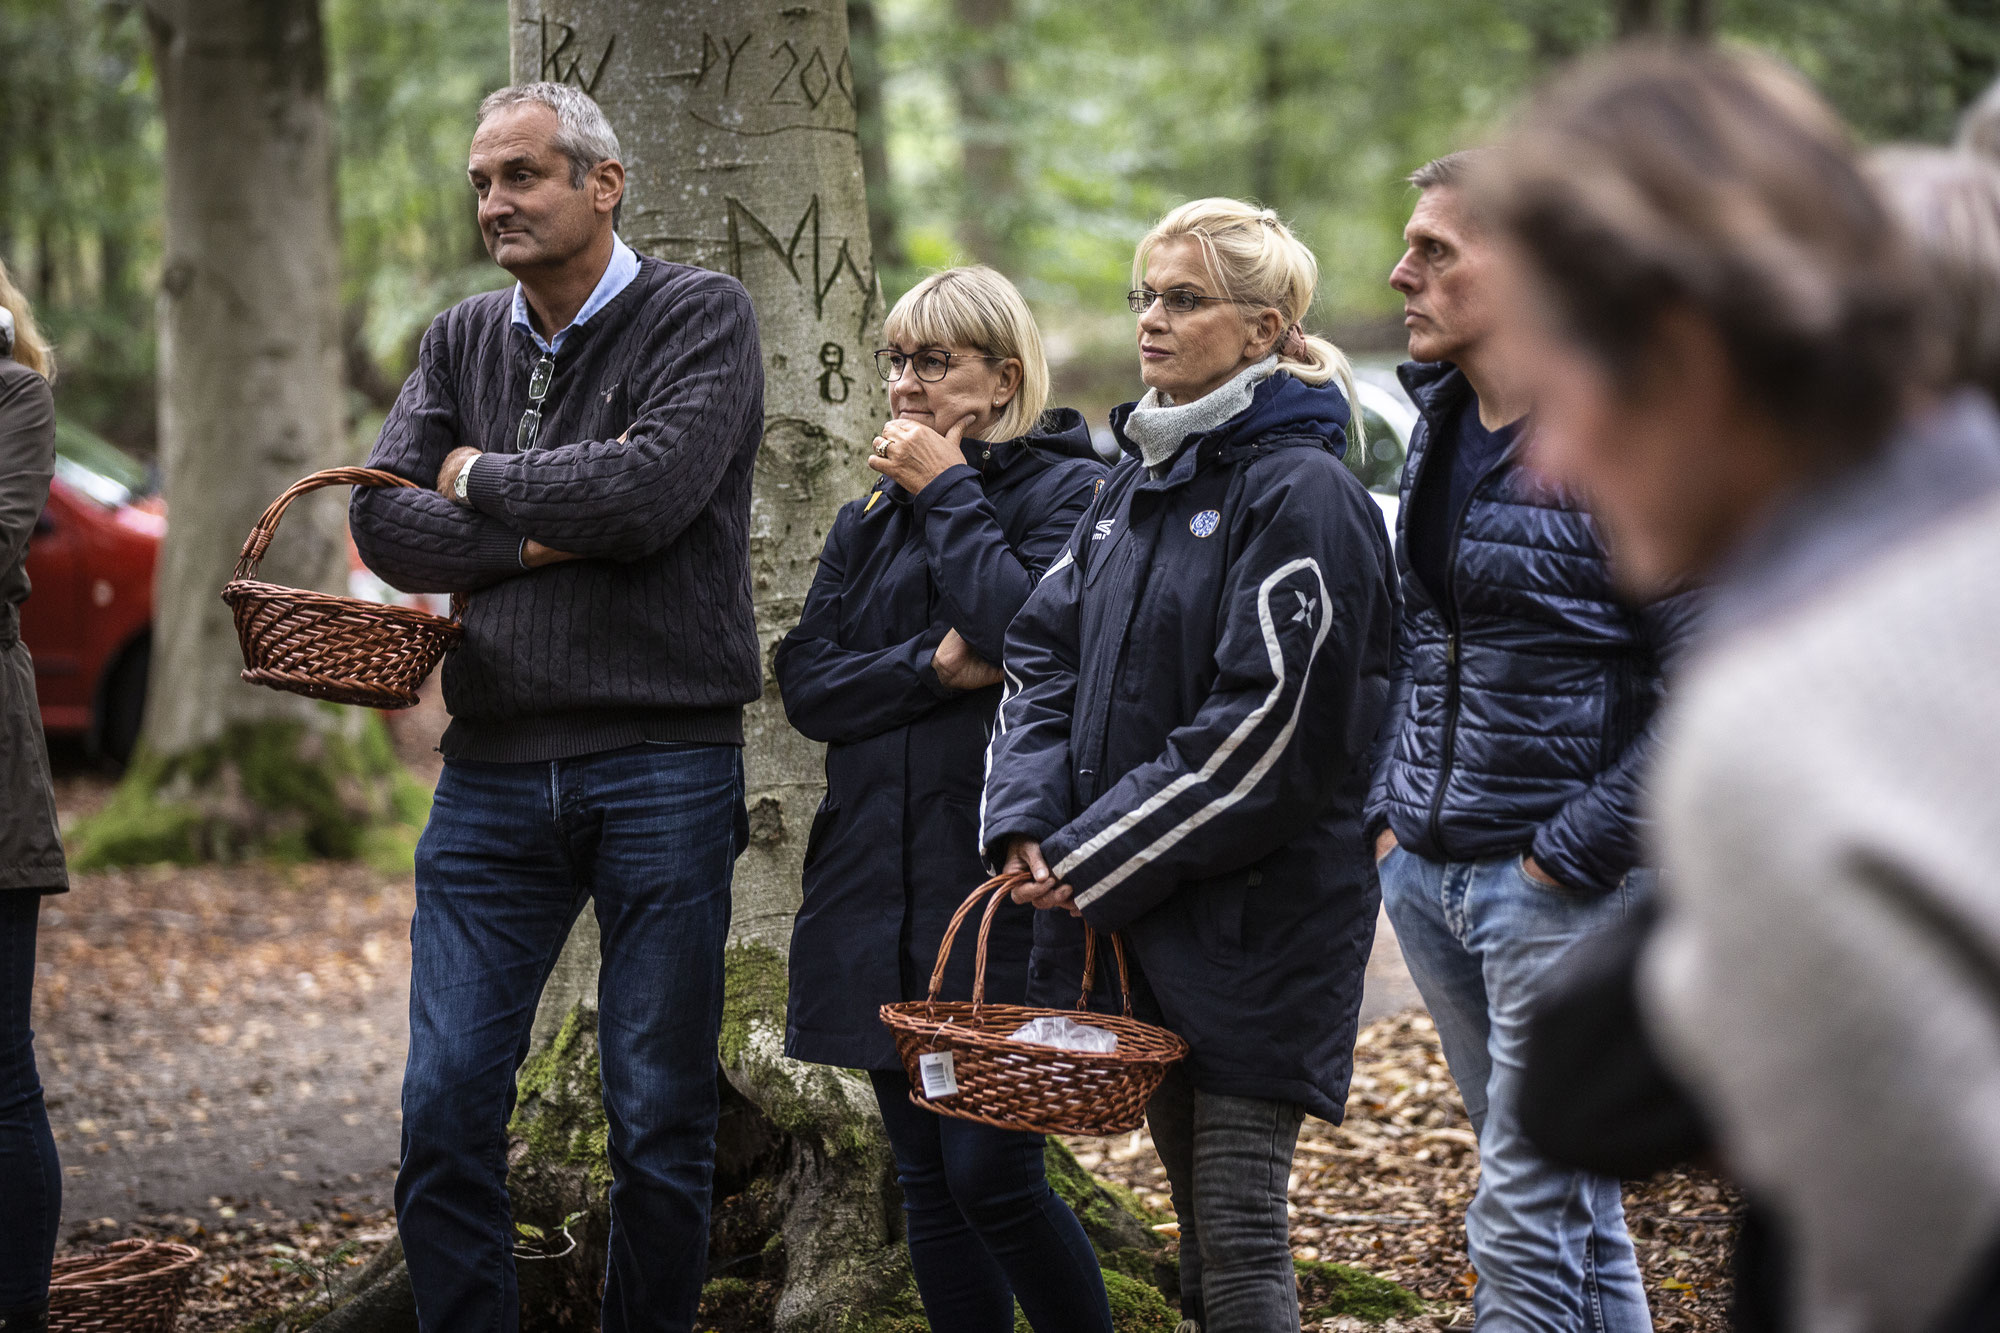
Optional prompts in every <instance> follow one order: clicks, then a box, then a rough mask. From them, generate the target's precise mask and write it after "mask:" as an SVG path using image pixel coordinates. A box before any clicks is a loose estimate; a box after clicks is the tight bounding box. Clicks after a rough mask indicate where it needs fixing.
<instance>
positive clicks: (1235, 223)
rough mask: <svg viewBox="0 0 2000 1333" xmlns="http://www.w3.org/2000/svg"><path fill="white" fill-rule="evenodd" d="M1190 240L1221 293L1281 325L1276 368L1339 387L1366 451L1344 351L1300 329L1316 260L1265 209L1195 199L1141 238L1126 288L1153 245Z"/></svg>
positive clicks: (1142, 274) (1135, 281) (1138, 281)
mask: <svg viewBox="0 0 2000 1333" xmlns="http://www.w3.org/2000/svg"><path fill="white" fill-rule="evenodd" d="M1181 237H1191V238H1193V239H1194V240H1195V241H1196V242H1197V243H1198V244H1199V245H1200V246H1201V252H1202V255H1203V257H1204V258H1205V259H1206V260H1207V261H1208V268H1209V271H1210V272H1211V273H1213V274H1214V275H1215V280H1216V282H1217V284H1218V285H1219V286H1220V287H1221V288H1222V290H1223V292H1224V293H1225V294H1227V295H1229V296H1232V297H1235V298H1236V299H1237V300H1241V301H1249V302H1252V303H1253V304H1255V305H1259V306H1266V307H1269V308H1270V309H1273V310H1276V311H1277V312H1278V314H1279V316H1280V317H1282V318H1283V319H1284V321H1285V332H1284V333H1283V334H1281V335H1280V336H1279V339H1278V347H1277V352H1278V369H1279V370H1281V371H1283V372H1284V373H1286V374H1288V375H1290V376H1292V378H1294V379H1296V380H1298V381H1299V382H1301V383H1303V384H1313V385H1319V384H1325V383H1326V382H1327V381H1328V380H1338V381H1339V382H1340V391H1341V393H1343V394H1345V395H1346V396H1347V410H1348V415H1349V418H1350V422H1351V425H1350V427H1349V429H1350V430H1351V432H1352V434H1353V438H1354V446H1355V448H1356V449H1361V448H1365V447H1366V446H1367V442H1368V440H1367V433H1366V431H1364V430H1363V428H1362V425H1361V404H1360V402H1359V401H1357V400H1356V398H1355V396H1354V368H1353V366H1352V365H1350V364H1349V363H1348V360H1347V355H1346V353H1344V352H1342V351H1341V350H1340V349H1339V348H1338V347H1335V346H1334V345H1333V344H1332V343H1330V342H1328V341H1327V340H1326V339H1325V338H1321V337H1317V336H1315V335H1314V334H1310V333H1307V332H1306V331H1305V326H1304V323H1303V321H1304V319H1305V317H1306V312H1307V311H1309V310H1310V309H1312V303H1313V297H1314V295H1315V294H1316V293H1317V292H1318V289H1319V260H1317V259H1316V258H1314V257H1313V252H1312V251H1311V250H1309V249H1307V248H1306V245H1305V243H1304V242H1303V241H1301V240H1299V238H1298V237H1297V236H1294V235H1293V234H1292V229H1291V228H1290V227H1287V226H1286V225H1285V224H1284V222H1283V221H1282V220H1281V219H1280V218H1279V217H1278V215H1277V213H1275V212H1273V211H1272V210H1271V209H1268V208H1257V207H1254V206H1253V205H1250V204H1246V203H1244V202H1243V201H1242V200H1241V199H1223V198H1214V199H1196V200H1193V201H1192V202H1190V203H1185V204H1182V205H1181V206H1180V207H1179V208H1176V209H1174V210H1173V211H1172V212H1171V213H1168V214H1167V215H1166V216H1165V217H1163V218H1161V219H1160V221H1159V225H1158V226H1156V227H1154V228H1153V229H1152V230H1151V231H1149V232H1147V233H1146V237H1145V239H1144V240H1142V241H1140V242H1139V248H1138V251H1137V252H1136V253H1135V254H1134V255H1133V256H1132V285H1133V286H1134V287H1142V286H1144V285H1145V282H1146V260H1147V257H1148V256H1150V255H1151V254H1152V253H1153V251H1154V249H1155V248H1157V247H1158V246H1159V245H1160V244H1161V242H1163V241H1170V240H1176V239H1178V238H1181Z"/></svg>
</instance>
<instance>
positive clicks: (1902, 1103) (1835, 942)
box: [1478, 48, 2000, 1333]
mask: <svg viewBox="0 0 2000 1333" xmlns="http://www.w3.org/2000/svg"><path fill="white" fill-rule="evenodd" d="M1478 194H1479V196H1480V198H1481V203H1482V207H1483V208H1484V209H1485V210H1486V212H1487V215H1488V216H1490V217H1492V218H1493V219H1494V222H1495V225H1496V227H1497V229H1498V230H1499V232H1500V233H1501V235H1502V236H1503V237H1504V238H1505V240H1506V241H1507V243H1508V244H1509V246H1510V248H1511V250H1512V253H1513V254H1514V255H1516V256H1517V257H1518V258H1519V259H1520V261H1521V271H1522V273H1523V276H1524V277H1525V279H1526V281H1527V286H1528V288H1529V293H1530V299H1529V300H1527V301H1525V302H1523V303H1522V304H1521V305H1520V306H1519V307H1517V320H1518V327H1517V328H1516V329H1515V330H1514V333H1515V336H1517V337H1519V338H1520V339H1521V340H1522V342H1523V344H1524V345H1525V346H1528V347H1530V348H1531V349H1532V352H1533V355H1532V356H1531V358H1530V359H1529V360H1528V361H1527V362H1526V363H1525V364H1528V365H1530V366H1532V368H1533V376H1532V377H1533V381H1534V383H1533V392H1534V399H1535V404H1536V416H1537V422H1538V429H1537V431H1536V433H1535V436H1534V439H1533V441H1532V446H1531V448H1532V456H1531V463H1532V465H1533V466H1535V467H1536V468H1538V469H1539V470H1541V471H1543V472H1544V473H1545V474H1546V475H1548V476H1550V477H1551V478H1552V479H1555V480H1557V481H1559V482H1560V483H1563V484H1568V485H1574V486H1576V487H1578V488H1579V489H1580V490H1582V491H1583V492H1584V493H1586V494H1587V495H1588V496H1589V497H1590V500H1591V503H1592V505H1593V508H1594V510H1595V512H1596V513H1597V514H1598V516H1599V518H1600V520H1601V521H1602V522H1603V524H1604V528H1605V532H1606V534H1607V536H1608V538H1609V541H1610V546H1611V550H1612V556H1613V563H1614V568H1615V569H1616V571H1617V573H1618V575H1619V578H1620V580H1621V582H1622V583H1623V584H1624V585H1625V586H1626V587H1627V588H1628V589H1630V590H1631V591H1633V592H1634V593H1636V594H1638V595H1645V594H1647V593H1650V592H1653V591H1656V590H1658V589H1659V588H1661V587H1662V586H1665V585H1667V584H1669V583H1671V582H1674V581H1678V580H1681V579H1684V578H1686V577H1688V576H1689V575H1691V574H1698V575H1705V576H1708V577H1709V578H1711V579H1712V580H1713V583H1714V601H1713V603H1712V605H1711V607H1710V609H1709V611H1708V613H1707V615H1706V617H1705V620H1704V623H1703V626H1702V629H1701V635H1700V638H1699V640H1698V642H1697V644H1696V645H1695V646H1694V648H1692V649H1691V650H1690V653H1689V655H1688V660H1687V665H1686V667H1685V668H1684V670H1683V671H1682V673H1681V674H1680V676H1679V677H1678V678H1677V680H1676V691H1675V695H1674V698H1673V700H1672V701H1671V702H1670V703H1669V705H1668V708H1667V713H1666V723H1665V727H1664V730H1663V734H1662V747H1661V756H1660V760H1659V765H1658V768H1657V770H1656V774H1655V778H1654V780H1653V786H1652V797H1651V799H1652V803H1653V808H1654V811H1655V815H1656V818H1657V832H1656V837H1657V844H1658V846H1659V847H1660V849H1661V851H1662V853H1663V856H1662V864H1663V868H1664V870H1665V872H1666V875H1665V879H1664V882H1663V915H1662V921H1661V924H1660V926H1659V928H1658V930H1657V932H1656V934H1655V935H1654V936H1653V938H1652V939H1651V941H1650V943H1648V944H1647V946H1646V948H1645V952H1644V955H1643V957H1642V958H1641V961H1640V964H1639V968H1640V974H1639V999H1640V1005H1641V1008H1642V1011H1643V1017H1644V1021H1645V1023H1646V1025H1647V1028H1648V1030H1649V1032H1650V1034H1651V1035H1652V1037H1653V1038H1654V1040H1655V1041H1656V1042H1657V1044H1658V1046H1659V1048H1660V1050H1661V1052H1662V1054H1663V1055H1664V1058H1665V1060H1666V1063H1667V1065H1668V1066H1669V1068H1670V1069H1671V1070H1672V1071H1673V1073H1675V1074H1676V1075H1678V1076H1679V1077H1680V1078H1681V1079H1682V1080H1684V1081H1685V1084H1686V1086H1687V1087H1688V1089H1689V1090H1690V1092H1691V1093H1692V1095H1693V1097H1694V1099H1695V1101H1696V1102H1697V1103H1699V1105H1700V1107H1701V1111H1702V1118H1703V1120H1704V1121H1705V1122H1706V1124H1707V1126H1708V1127H1709V1128H1711V1129H1712V1131H1713V1133H1714V1135H1715V1137H1716V1141H1717V1142H1718V1143H1719V1145H1720V1147H1721V1150H1722V1154H1723V1157H1724V1159H1725V1160H1726V1162H1727V1163H1728V1165H1729V1167H1730V1168H1731V1170H1732V1171H1733V1172H1734V1173H1735V1174H1736V1175H1737V1176H1738V1177H1739V1179H1741V1180H1742V1182H1743V1183H1744V1184H1745V1186H1746V1189H1747V1190H1748V1192H1749V1193H1750V1194H1751V1195H1752V1197H1753V1198H1754V1199H1755V1200H1757V1201H1758V1202H1759V1204H1760V1205H1761V1206H1762V1208H1764V1209H1765V1210H1767V1211H1768V1213H1769V1215H1770V1217H1771V1218H1772V1219H1773V1228H1774V1238H1773V1241H1772V1249H1773V1254H1771V1255H1767V1256H1766V1258H1765V1262H1766V1263H1767V1264H1771V1263H1775V1265H1776V1266H1777V1268H1778V1270H1779V1272H1780V1273H1781V1275H1782V1280H1781V1281H1779V1282H1778V1283H1777V1284H1776V1285H1777V1286H1778V1287H1779V1290H1780V1296H1779V1299H1778V1302H1777V1304H1779V1305H1780V1306H1781V1307H1782V1308H1783V1309H1784V1311H1785V1313H1784V1315H1783V1316H1782V1318H1783V1325H1782V1326H1784V1327H1787V1328H1791V1329H1797V1330H1810V1331H1811V1333H1874V1331H1875V1330H1882V1331H1884V1333H1903V1331H1905V1330H1909V1331H1911V1333H1916V1331H1918V1330H1932V1331H1938V1330H1947V1329H1950V1330H1970V1329H1974V1328H1982V1329H1983V1328H1992V1327H1995V1326H1996V1324H2000V1303H1996V1296H2000V1287H1996V1285H1995V1282H1994V1272H1995V1269H1994V1266H1993V1258H1994V1253H1995V1245H1996V1241H2000V1155H1996V1154H1995V1153H1994V1152H1993V1144H1994V1142H1995V1140H1996V1138H2000V889H1996V888H1995V887H1994V879H1993V874H1992V864H1991V863H1992V852H1993V848H1994V847H1995V846H1996V845H2000V789H1996V785H1995V783H1994V780H1993V762H1994V761H1993V756H1994V755H1995V754H1996V753H2000V688H1996V682H1995V679H1994V677H1993V674H1992V664H1993V663H1994V662H1995V661H1997V660H2000V578H1996V576H1995V570H1996V569H2000V419H1996V417H1995V415H1994V410H1993V407H1992V405H1991V403H1990V401H1989V400H1988V399H1987V398H1986V397H1985V395H1984V394H1982V393H1978V392H1972V391H1960V392H1940V388H1941V385H1942V384H1943V376H1942V374H1941V373H1940V371H1939V369H1938V367H1939V365H1940V364H1941V358H1940V356H1938V355H1937V354H1936V353H1937V352H1938V347H1937V340H1936V339H1934V338H1931V337H1928V336H1927V327H1928V326H1929V325H1931V324H1933V323H1936V322H1938V321H1937V318H1936V317H1937V314H1938V313H1939V309H1940V307H1938V306H1937V305H1936V303H1935V297H1934V296H1933V295H1932V294H1930V293H1927V292H1926V291H1925V289H1924V285H1923V280H1922V276H1921V269H1920V266H1919V264H1918V262H1917V261H1916V260H1915V259H1914V257H1913V256H1912V254H1911V246H1910V244H1909V242H1908V240H1907V238H1906V236H1905V234H1904V232H1903V230H1902V229H1901V228H1900V227H1899V226H1898V225H1897V220H1896V218H1895V217H1894V216H1892V214H1891V212H1890V210H1889V208H1888V207H1887V206H1886V205H1885V203H1884V201H1883V199H1882V198H1881V196H1880V195H1879V194H1878V193H1877V192H1876V191H1875V190H1874V189H1873V188H1871V185H1870V183H1869V181H1868V180H1867V178H1866V177H1865V175H1864V173H1863V171H1862V168H1861V165H1860V163H1859V162H1858V160H1857V158H1856V156H1855V152H1854V148H1853V146H1852V144H1851V142H1850V140H1849V138H1848V135H1847V133H1846V132H1845V130H1844V129H1843V127H1842V126H1841V125H1840V124H1839V122H1838V121H1837V119H1836V118H1835V117H1834V116H1833V114H1832V112H1831V111H1830V110H1828V109H1827V108H1826V106H1825V105H1824V104H1823V103H1822V102H1821V101H1820V100H1819V98H1818V97H1817V96H1816V95H1815V94H1814V93H1813V92H1812V91H1811V90H1810V89H1808V88H1807V87H1806V86H1805V85H1804V84H1803V83H1801V82H1800V81H1799V80H1797V79H1796V78H1795V77H1793V76H1792V75H1790V74H1788V73H1786V72H1784V71H1782V70H1780V69H1778V68H1776V67H1775V66H1773V65H1771V64H1769V63H1768V62H1765V61H1763V60H1761V59H1757V58H1753V57H1749V56H1743V55H1732V54H1724V53H1720V52H1715V51H1692V50H1690V51H1679V50H1672V49H1666V48H1639V49H1628V50H1626V51H1623V52H1620V53H1617V54H1615V55H1613V56H1611V57H1609V58H1607V59H1604V60H1600V61H1597V62H1593V63H1591V64H1588V65H1586V66H1584V67H1582V68H1580V69H1578V70H1576V71H1574V72H1572V73H1571V74H1569V75H1567V76H1565V77H1564V78H1563V79H1561V80H1560V81H1559V82H1558V83H1557V84H1556V85H1555V87H1554V88H1552V89H1551V90H1550V91H1549V92H1547V93H1546V94H1544V95H1543V96H1542V97H1541V98H1540V99H1539V100H1538V101H1537V102H1536V104H1535V105H1534V107H1533V109H1532V110H1531V112H1530V113H1529V114H1528V116H1527V117H1526V118H1525V120H1524V121H1523V123H1522V125H1521V126H1520V127H1519V128H1518V129H1517V130H1516V131H1515V132H1514V134H1513V135H1512V136H1511V137H1510V139H1509V140H1508V141H1507V143H1506V144H1505V145H1504V146H1503V148H1502V150H1501V154H1500V156H1499V158H1498V159H1497V161H1496V163H1495V165H1494V168H1493V170H1492V171H1490V172H1488V173H1485V174H1484V175H1483V177H1482V179H1481V181H1480V183H1479V189H1478ZM1763 1280H1765V1281H1769V1280H1770V1279H1769V1277H1768V1276H1767V1277H1766V1278H1764V1279H1763Z"/></svg>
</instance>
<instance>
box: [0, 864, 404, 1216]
mask: <svg viewBox="0 0 2000 1333" xmlns="http://www.w3.org/2000/svg"><path fill="white" fill-rule="evenodd" d="M409 911H410V890H409V886H408V884H407V882H403V881H399V880H397V879H395V878H392V877H386V876H383V875H380V874H377V873H375V872H373V871H370V870H368V869H366V868H365V867H358V866H325V865H313V866H298V867H232V868H228V869H220V870H211V869H201V870H166V869H164V868H162V869H158V870H142V871H132V872H119V873H115V874H105V875H89V876H81V877H79V878H78V880H77V883H76V886H75V888H74V889H73V891H72V892H71V893H70V894H69V895H68V896H67V897H65V898H61V899H56V900H54V901H51V902H50V903H48V904H46V905H45V906H44V908H43V913H42V926H41V940H40V950H39V954H40V962H39V968H40V975H39V976H38V978H37V983H36V996H35V999H36V1012H37V1017H36V1024H35V1026H36V1030H37V1036H36V1047H37V1053H38V1056H39V1059H40V1064H41V1070H42V1081H43V1084H44V1085H45V1087H46V1089H47V1096H48V1102H49V1114H50V1119H51V1121H52V1123H53V1127H54V1130H55V1136H56V1140H57V1144H58V1147H59V1150H60V1152H61V1154H62V1158H63V1175H64V1180H63V1188H64V1199H63V1216H64V1221H65V1233H66V1234H69V1233H70V1232H72V1231H74V1230H75V1229H77V1228H79V1227H82V1226H84V1225H88V1224H91V1223H96V1222H99V1220H100V1219H112V1220H114V1221H115V1222H116V1223H118V1224H121V1225H122V1224H127V1223H131V1222H136V1221H141V1220H150V1219H161V1220H164V1219H166V1218H169V1217H171V1218H176V1219H195V1220H196V1221H198V1222H200V1223H202V1224H204V1225H206V1226H207V1227H208V1229H210V1230H215V1229H217V1228H218V1227H219V1226H221V1225H222V1224H223V1223H225V1222H227V1221H228V1220H230V1219H231V1218H232V1217H235V1216H238V1215H241V1216H243V1217H245V1219H246V1220H247V1219H249V1218H252V1217H257V1218H270V1219H276V1218H280V1217H300V1216H311V1215H312V1214H314V1213H316V1212H328V1211H331V1212H334V1213H338V1212H340V1211H346V1210H349V1209H353V1208H368V1209H371V1210H372V1209H374V1208H378V1207H386V1206H387V1205H388V1202H389V1188H390V1184H391V1182H392V1180H393V1178H394V1173H395V1164H396V1151H397V1132H398V1115H397V1110H396V1104H397V1090H398V1086H399V1083H400V1080H401V1077H402V1066H403V1050H404V1034H405V1029H406V1022H405V1016H404V1015H405V1004H406V997H407V985H408V982H407V974H408V967H409V961H408V960H409V946H408V944H407V942H406V931H407V929H408V921H409ZM183 1225H187V1224H186V1223H185V1222H184V1223H183Z"/></svg>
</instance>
